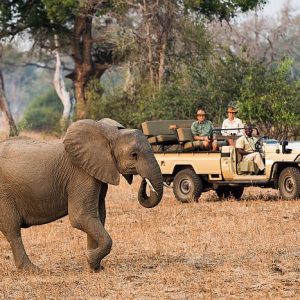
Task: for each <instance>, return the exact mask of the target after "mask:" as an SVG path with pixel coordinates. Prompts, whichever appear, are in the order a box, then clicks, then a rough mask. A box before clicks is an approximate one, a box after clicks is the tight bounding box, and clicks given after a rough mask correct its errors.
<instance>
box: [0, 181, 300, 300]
mask: <svg viewBox="0 0 300 300" xmlns="http://www.w3.org/2000/svg"><path fill="white" fill-rule="evenodd" d="M138 184H139V180H138V178H136V179H135V182H134V184H133V185H132V186H129V185H127V183H125V181H122V182H121V185H120V186H118V187H112V186H111V187H110V189H109V193H108V197H107V206H108V207H107V212H108V214H107V224H106V228H107V230H108V232H109V233H110V234H111V236H112V239H113V241H114V244H113V249H112V251H111V253H110V255H109V256H107V257H106V258H105V259H104V261H103V266H104V271H101V272H99V273H91V272H90V271H89V269H88V266H87V263H86V259H85V246H86V245H85V244H86V241H85V234H84V233H82V232H80V231H78V230H76V229H73V228H72V227H71V226H70V224H69V220H68V218H67V217H66V218H63V219H61V220H58V221H56V222H53V223H51V224H48V225H43V226H38V227H32V228H29V229H25V230H23V237H24V243H25V247H26V249H27V252H28V254H29V256H30V258H31V259H32V260H33V262H35V263H36V264H37V265H39V266H40V267H41V268H42V269H43V270H44V271H43V272H42V274H40V275H28V274H24V273H22V272H20V271H17V270H16V268H15V266H14V263H13V258H12V254H11V251H10V247H9V244H8V242H7V241H6V240H5V238H4V236H3V235H2V234H1V233H0V298H1V299H282V298H288V299H297V298H298V299H300V221H299V220H300V201H283V200H280V199H278V198H277V192H276V191H272V190H262V189H258V188H248V189H246V191H245V194H244V196H243V198H242V201H239V202H238V201H234V200H232V199H229V200H228V201H218V199H217V197H216V195H215V193H214V192H208V193H204V194H203V195H202V197H201V198H200V201H199V203H188V204H181V203H179V202H177V201H176V200H175V199H174V196H173V194H172V191H170V190H166V191H165V195H164V198H163V200H162V202H161V204H160V205H158V206H157V207H155V208H153V209H146V208H143V207H141V206H140V205H139V204H138V201H137V200H136V198H137V188H138Z"/></svg>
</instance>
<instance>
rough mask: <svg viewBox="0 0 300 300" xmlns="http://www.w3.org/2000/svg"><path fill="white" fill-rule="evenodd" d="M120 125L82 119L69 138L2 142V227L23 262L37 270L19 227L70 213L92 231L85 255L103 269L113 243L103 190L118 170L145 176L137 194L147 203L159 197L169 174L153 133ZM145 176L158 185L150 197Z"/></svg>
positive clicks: (113, 181) (115, 179)
mask: <svg viewBox="0 0 300 300" xmlns="http://www.w3.org/2000/svg"><path fill="white" fill-rule="evenodd" d="M118 125H120V124H118V123H117V122H115V121H113V120H107V119H104V120H101V121H99V122H96V121H93V120H81V121H77V122H75V123H73V124H72V125H71V126H70V127H69V128H68V131H67V133H66V135H65V137H64V138H63V140H57V141H49V142H41V141H34V140H32V139H30V138H12V139H8V140H6V141H3V142H0V230H1V231H2V233H3V234H4V236H5V237H6V238H7V240H8V241H9V243H10V246H11V248H12V252H13V256H14V260H15V264H16V266H17V268H19V269H25V270H29V271H35V270H38V268H37V267H36V266H35V265H34V264H32V263H31V261H30V260H29V258H28V256H27V254H26V252H25V249H24V245H23V242H22V238H21V228H27V227H30V226H33V225H40V224H45V223H49V222H51V221H54V220H57V219H59V218H61V217H63V216H65V215H67V214H68V215H69V219H70V223H71V225H72V226H73V227H75V228H77V229H80V230H82V231H84V232H85V233H86V234H87V259H88V262H89V265H90V267H91V268H92V269H93V270H98V269H99V268H100V263H101V260H102V259H103V258H104V257H105V256H106V255H107V254H108V253H109V252H110V250H111V246H112V240H111V237H110V236H109V234H108V233H107V231H106V230H105V228H104V223H105V217H106V210H105V196H106V193H107V188H108V184H113V185H117V184H119V181H120V174H122V175H123V176H124V177H125V178H126V180H127V181H128V182H129V183H131V182H132V177H133V175H136V174H139V175H140V176H141V177H142V178H143V180H142V183H141V188H140V191H139V193H138V197H139V202H140V203H141V204H142V205H143V206H145V207H154V206H155V205H157V204H158V203H159V202H160V200H161V198H162V194H163V178H162V175H161V172H160V169H159V166H158V164H157V162H156V160H155V157H154V155H153V152H152V149H151V147H150V145H149V143H148V141H147V139H146V138H145V136H144V135H143V134H142V132H141V131H140V130H136V129H125V128H124V127H122V126H121V125H120V126H118ZM145 181H147V182H150V184H151V185H152V187H153V188H154V190H155V192H153V191H151V193H150V196H147V194H146V191H145V189H146V186H145ZM141 189H142V191H141Z"/></svg>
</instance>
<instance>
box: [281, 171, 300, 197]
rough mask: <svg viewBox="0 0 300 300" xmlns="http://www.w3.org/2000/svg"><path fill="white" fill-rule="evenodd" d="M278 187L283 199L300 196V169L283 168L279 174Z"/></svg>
mask: <svg viewBox="0 0 300 300" xmlns="http://www.w3.org/2000/svg"><path fill="white" fill-rule="evenodd" d="M278 187H279V192H280V195H281V197H282V198H283V199H285V200H292V199H297V198H300V170H299V169H298V168H296V167H287V168H285V169H283V170H282V171H281V173H280V175H279V180H278Z"/></svg>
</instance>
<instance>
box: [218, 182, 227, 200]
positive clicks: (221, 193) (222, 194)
mask: <svg viewBox="0 0 300 300" xmlns="http://www.w3.org/2000/svg"><path fill="white" fill-rule="evenodd" d="M216 193H217V195H218V197H219V198H220V199H225V198H228V197H229V196H230V186H222V185H220V186H218V187H217V188H216Z"/></svg>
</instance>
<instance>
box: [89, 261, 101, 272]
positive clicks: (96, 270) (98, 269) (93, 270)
mask: <svg viewBox="0 0 300 300" xmlns="http://www.w3.org/2000/svg"><path fill="white" fill-rule="evenodd" d="M89 269H90V272H91V273H100V272H101V271H104V267H103V266H101V265H100V266H99V267H98V268H97V269H95V268H94V266H93V265H91V264H90V263H89Z"/></svg>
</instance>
